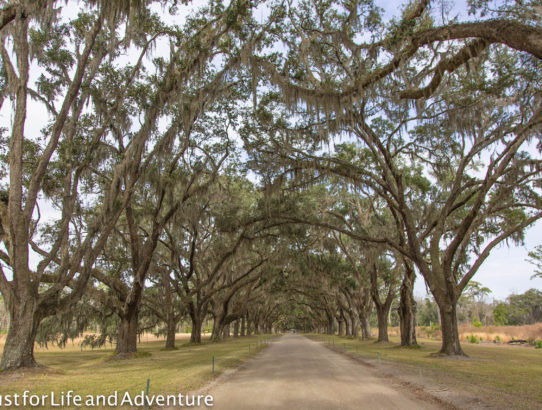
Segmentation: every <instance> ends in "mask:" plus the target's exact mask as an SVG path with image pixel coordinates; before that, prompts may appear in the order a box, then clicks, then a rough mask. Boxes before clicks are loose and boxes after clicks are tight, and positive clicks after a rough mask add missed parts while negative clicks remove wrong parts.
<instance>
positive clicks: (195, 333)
mask: <svg viewBox="0 0 542 410" xmlns="http://www.w3.org/2000/svg"><path fill="white" fill-rule="evenodd" d="M190 319H191V320H192V332H191V333H190V343H201V324H202V322H203V320H201V318H200V317H199V315H197V314H192V313H190Z"/></svg>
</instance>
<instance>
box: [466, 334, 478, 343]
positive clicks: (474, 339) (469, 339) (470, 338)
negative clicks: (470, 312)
mask: <svg viewBox="0 0 542 410" xmlns="http://www.w3.org/2000/svg"><path fill="white" fill-rule="evenodd" d="M467 342H469V343H477V344H478V343H480V340H478V338H477V337H476V336H474V335H470V336H467Z"/></svg>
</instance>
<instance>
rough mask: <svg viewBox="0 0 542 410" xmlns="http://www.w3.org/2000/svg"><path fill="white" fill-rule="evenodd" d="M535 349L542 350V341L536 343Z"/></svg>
mask: <svg viewBox="0 0 542 410" xmlns="http://www.w3.org/2000/svg"><path fill="white" fill-rule="evenodd" d="M534 348H535V349H542V340H539V341H538V342H536V343H535V345H534Z"/></svg>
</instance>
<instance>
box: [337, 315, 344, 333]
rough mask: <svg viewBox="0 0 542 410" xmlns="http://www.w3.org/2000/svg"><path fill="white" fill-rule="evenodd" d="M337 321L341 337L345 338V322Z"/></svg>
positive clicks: (340, 319)
mask: <svg viewBox="0 0 542 410" xmlns="http://www.w3.org/2000/svg"><path fill="white" fill-rule="evenodd" d="M337 321H338V322H339V336H344V320H343V319H342V318H339V319H337Z"/></svg>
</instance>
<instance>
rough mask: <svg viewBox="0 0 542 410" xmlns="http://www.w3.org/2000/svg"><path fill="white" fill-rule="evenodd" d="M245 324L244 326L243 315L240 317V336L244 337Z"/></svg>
mask: <svg viewBox="0 0 542 410" xmlns="http://www.w3.org/2000/svg"><path fill="white" fill-rule="evenodd" d="M245 324H246V321H245V316H244V315H243V316H242V317H241V336H245V335H246V332H245V331H246V327H245Z"/></svg>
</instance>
